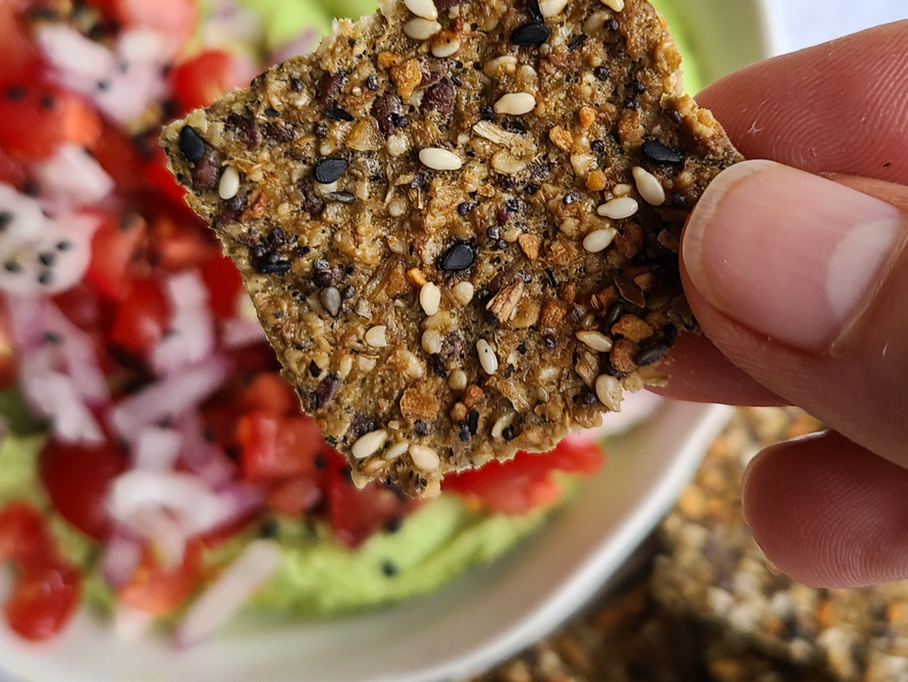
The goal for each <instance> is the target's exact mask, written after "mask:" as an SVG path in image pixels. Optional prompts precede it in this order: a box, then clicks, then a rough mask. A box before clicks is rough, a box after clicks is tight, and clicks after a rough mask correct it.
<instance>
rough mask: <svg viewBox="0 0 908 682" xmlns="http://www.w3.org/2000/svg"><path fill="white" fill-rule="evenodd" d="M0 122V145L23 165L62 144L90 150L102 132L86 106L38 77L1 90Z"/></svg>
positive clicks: (71, 95)
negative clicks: (0, 123) (21, 161)
mask: <svg viewBox="0 0 908 682" xmlns="http://www.w3.org/2000/svg"><path fill="white" fill-rule="evenodd" d="M0 120H2V121H3V125H2V126H0V145H2V146H3V147H4V149H5V150H6V152H7V153H8V154H9V155H10V156H12V157H13V158H17V159H20V160H24V161H36V160H43V159H47V158H49V157H51V156H53V154H54V152H55V151H56V150H57V148H58V147H59V146H60V145H61V144H63V143H66V142H71V143H73V144H77V145H79V146H82V147H88V148H92V147H93V146H94V145H95V143H96V142H97V140H98V138H99V137H100V135H101V131H102V126H101V119H100V117H99V116H98V114H97V112H96V111H95V110H94V109H93V108H92V107H91V106H90V105H89V104H87V103H86V102H84V101H83V100H82V99H81V98H79V97H77V96H76V95H73V94H71V93H69V92H66V91H65V90H63V89H62V88H60V87H59V86H57V85H55V84H53V83H51V82H49V81H47V80H45V79H43V78H42V77H41V76H40V75H39V73H32V74H29V75H28V76H27V77H24V78H22V79H20V80H18V81H14V82H10V83H8V84H7V85H6V86H5V90H4V92H3V96H0Z"/></svg>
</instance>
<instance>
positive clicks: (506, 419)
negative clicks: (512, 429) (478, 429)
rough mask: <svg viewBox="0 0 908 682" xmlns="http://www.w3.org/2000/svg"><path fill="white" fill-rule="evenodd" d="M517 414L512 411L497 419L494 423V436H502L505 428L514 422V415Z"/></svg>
mask: <svg viewBox="0 0 908 682" xmlns="http://www.w3.org/2000/svg"><path fill="white" fill-rule="evenodd" d="M516 416H517V415H515V414H513V413H511V414H506V415H503V416H501V417H499V418H498V419H496V420H495V423H494V424H492V438H501V434H502V433H504V430H505V429H506V428H508V427H509V426H510V425H511V424H513V423H514V417H516Z"/></svg>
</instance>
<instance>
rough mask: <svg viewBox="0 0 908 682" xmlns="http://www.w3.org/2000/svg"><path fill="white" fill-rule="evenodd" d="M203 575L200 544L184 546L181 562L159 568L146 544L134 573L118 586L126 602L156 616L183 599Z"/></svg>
mask: <svg viewBox="0 0 908 682" xmlns="http://www.w3.org/2000/svg"><path fill="white" fill-rule="evenodd" d="M201 578H202V544H201V543H200V542H198V541H193V542H190V543H189V544H188V545H187V546H186V553H185V555H184V556H183V563H182V564H180V565H179V566H177V567H175V568H162V567H161V566H160V564H159V562H158V560H157V559H156V558H155V556H154V552H153V551H152V550H151V549H150V548H149V547H147V546H146V547H145V548H144V549H143V551H142V561H141V563H140V564H139V567H138V568H137V569H136V573H135V575H134V576H133V577H132V580H130V581H129V583H127V584H126V585H124V586H123V587H122V588H121V589H120V599H121V600H122V602H123V603H124V604H126V605H127V606H131V607H132V608H134V609H140V610H142V611H146V612H147V613H150V614H153V615H155V616H164V615H167V614H168V613H171V612H172V611H174V610H175V609H177V608H179V607H180V606H182V605H183V604H184V603H186V600H187V599H189V597H190V596H191V595H192V593H193V591H194V590H195V588H196V586H197V585H198V584H199V581H200V580H201Z"/></svg>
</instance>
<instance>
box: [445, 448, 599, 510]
mask: <svg viewBox="0 0 908 682" xmlns="http://www.w3.org/2000/svg"><path fill="white" fill-rule="evenodd" d="M602 459H603V455H602V450H601V448H600V447H599V446H598V445H597V444H596V443H591V442H582V443H578V442H575V441H573V440H571V439H570V438H568V439H567V440H564V441H562V442H561V443H559V444H558V445H557V446H556V447H555V449H554V450H552V451H551V452H547V453H543V454H535V453H529V452H518V453H517V455H516V456H515V457H514V458H513V459H511V460H509V461H507V462H498V461H493V462H489V463H488V464H486V465H485V466H483V467H482V468H480V469H473V470H470V471H462V472H460V473H458V474H449V475H448V476H446V477H445V480H444V489H445V490H448V491H454V492H459V493H461V494H463V495H465V496H467V497H469V498H472V499H476V500H478V501H479V502H480V503H482V504H483V505H484V506H486V507H488V508H489V509H492V510H493V511H497V512H501V513H504V514H525V513H527V512H529V511H531V510H532V509H535V508H537V507H541V506H547V505H549V504H552V503H553V502H556V501H557V500H558V499H559V498H560V497H561V487H560V486H559V484H558V481H557V480H555V479H554V478H553V477H552V473H553V472H555V471H563V472H567V473H574V474H586V475H588V474H591V473H593V472H595V471H596V470H597V469H598V468H599V467H600V466H601V465H602Z"/></svg>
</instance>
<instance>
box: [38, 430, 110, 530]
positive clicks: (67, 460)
mask: <svg viewBox="0 0 908 682" xmlns="http://www.w3.org/2000/svg"><path fill="white" fill-rule="evenodd" d="M125 465H126V460H125V457H124V456H123V454H122V453H121V452H120V451H119V450H117V449H116V448H115V447H114V446H113V445H111V444H109V443H105V444H104V445H99V446H95V447H88V446H84V445H74V444H68V443H60V442H58V441H55V440H49V441H48V442H47V444H46V445H45V446H44V449H43V450H42V451H41V458H40V468H41V481H42V483H43V484H44V489H45V490H46V491H47V494H48V496H49V497H50V500H51V502H52V503H53V505H54V507H55V508H56V509H57V511H59V512H60V514H61V515H62V516H63V518H65V519H66V520H67V521H69V522H70V523H71V524H72V525H73V526H75V527H76V528H78V529H79V530H80V531H82V532H83V533H85V534H86V535H88V536H90V537H92V538H94V539H95V540H104V539H105V538H107V537H108V536H109V535H110V531H111V521H110V517H109V516H108V514H107V507H106V505H105V500H106V498H107V492H108V488H109V486H110V482H111V481H112V480H113V479H114V478H115V477H116V476H118V475H119V474H120V473H122V471H123V470H124V469H125Z"/></svg>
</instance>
